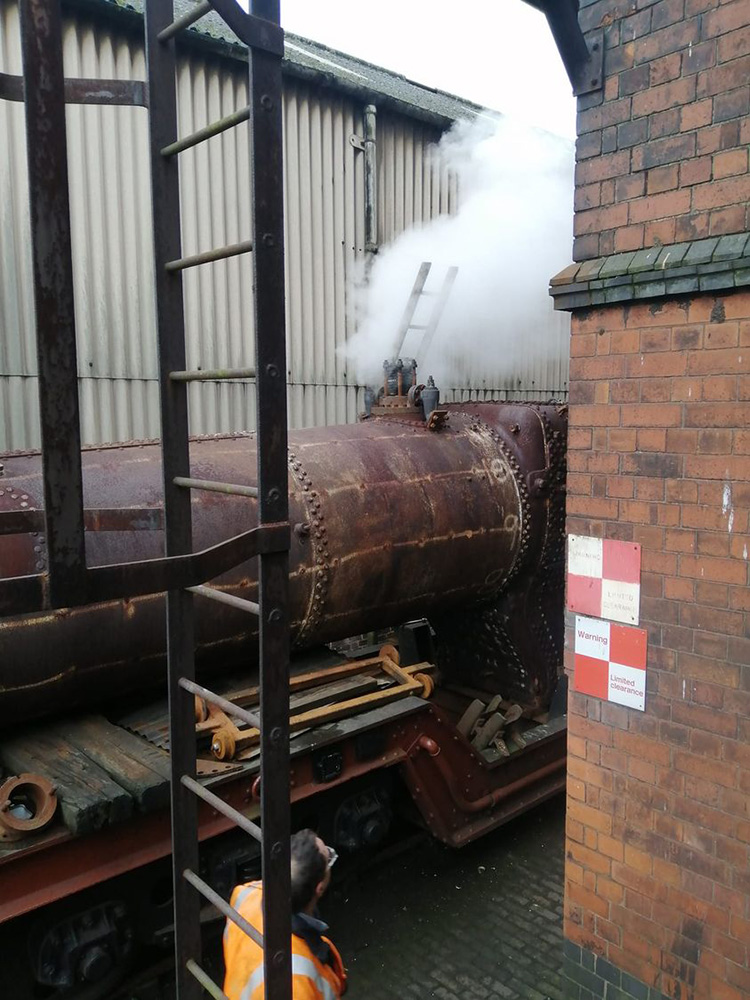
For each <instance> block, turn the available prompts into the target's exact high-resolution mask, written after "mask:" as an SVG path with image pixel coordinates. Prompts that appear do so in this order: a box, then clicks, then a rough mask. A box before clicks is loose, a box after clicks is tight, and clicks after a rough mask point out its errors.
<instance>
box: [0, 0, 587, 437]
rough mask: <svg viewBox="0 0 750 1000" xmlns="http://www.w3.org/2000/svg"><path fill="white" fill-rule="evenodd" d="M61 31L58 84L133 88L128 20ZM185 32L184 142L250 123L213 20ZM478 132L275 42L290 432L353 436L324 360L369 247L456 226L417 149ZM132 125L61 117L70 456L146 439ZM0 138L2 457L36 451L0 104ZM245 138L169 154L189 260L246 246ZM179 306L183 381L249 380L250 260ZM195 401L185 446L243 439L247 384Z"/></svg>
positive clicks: (131, 17)
mask: <svg viewBox="0 0 750 1000" xmlns="http://www.w3.org/2000/svg"><path fill="white" fill-rule="evenodd" d="M66 12H67V13H66V20H65V32H64V40H65V41H64V44H65V72H66V76H71V77H86V78H102V79H108V78H109V79H128V80H131V79H142V78H143V77H144V75H145V71H144V52H143V44H142V22H141V15H140V13H139V11H138V10H136V9H134V8H133V7H127V8H126V7H124V6H122V5H119V4H116V3H111V2H108V0H93V2H88V3H85V4H84V3H82V2H81V3H75V4H73V5H70V4H69V5H68V6H67V7H66ZM18 20H19V9H18V0H0V73H6V74H19V73H20V72H21V66H20V45H19V25H18ZM198 27H199V28H200V31H196V30H191V31H190V32H189V33H187V34H188V35H189V36H190V37H189V39H188V40H187V42H186V43H185V45H184V46H183V48H182V50H181V52H182V54H181V59H180V64H179V78H178V102H179V126H180V134H186V133H188V132H191V131H193V130H195V129H197V128H200V127H202V126H204V125H206V124H208V123H210V122H212V121H214V120H216V119H218V118H221V117H223V116H225V115H227V114H229V113H230V112H232V111H235V110H236V109H239V108H243V107H245V106H246V104H247V79H246V77H247V74H246V65H245V63H244V57H243V52H242V50H241V49H240V48H239V47H238V46H236V45H234V44H233V43H232V42H231V40H230V38H229V36H227V35H226V34H225V32H226V29H225V28H223V26H222V25H221V22H218V20H216V19H214V18H213V17H209V18H206V19H204V20H203V21H201V22H199V25H198ZM368 105H374V106H375V109H376V112H377V142H376V147H375V148H376V156H375V166H374V177H373V176H371V177H370V182H369V183H368V181H367V180H366V167H365V153H364V151H363V149H362V148H361V147H362V139H363V138H364V135H365V108H366V107H367V106H368ZM480 114H482V109H481V108H478V107H477V106H475V105H472V104H470V103H468V102H465V101H461V100H458V99H456V98H453V97H451V96H450V95H447V94H442V93H440V92H436V91H434V90H430V89H427V88H423V87H420V86H417V85H416V84H413V83H411V82H409V81H407V80H405V79H404V78H403V77H400V76H398V75H396V74H393V73H389V72H387V71H384V70H381V69H379V68H377V67H374V66H371V65H369V64H367V63H363V62H361V61H359V60H355V59H353V58H350V57H348V56H344V55H342V54H341V53H337V52H333V51H332V50H329V49H326V48H325V47H322V46H319V45H316V44H313V43H311V42H308V41H306V40H304V39H301V38H297V37H295V36H293V35H289V36H287V43H286V59H285V94H284V127H285V143H286V148H285V185H286V240H287V242H286V258H287V336H288V345H289V355H288V358H289V372H288V381H289V418H290V424H291V425H292V426H296V427H300V426H309V425H315V424H323V423H339V422H344V421H348V420H353V419H355V418H356V415H357V413H358V411H359V410H361V409H362V387H360V386H357V385H356V384H355V382H354V380H353V378H352V377H351V376H350V374H349V373H348V372H347V370H346V361H345V359H344V358H343V357H342V355H341V352H340V350H339V348H340V347H341V345H342V344H344V343H345V341H346V340H347V338H348V337H349V336H351V334H352V332H353V323H354V320H353V317H352V316H351V310H350V308H349V303H348V294H349V290H350V288H351V286H352V283H353V282H354V281H356V280H357V279H358V278H359V279H360V280H361V275H362V274H363V273H364V270H365V269H364V266H363V265H364V262H365V259H366V257H367V256H368V253H369V252H371V250H372V249H373V248H374V247H375V246H377V245H378V244H381V245H382V244H385V243H388V242H389V241H391V240H392V239H393V238H394V237H395V236H397V235H398V234H399V233H400V232H402V231H403V230H404V229H406V228H408V227H410V226H411V225H413V224H415V223H421V222H426V221H428V220H430V219H433V218H435V217H437V216H438V215H440V214H445V213H452V212H454V211H455V210H456V206H457V203H458V190H457V183H456V179H455V177H452V176H450V175H449V174H448V173H447V171H445V170H443V169H441V168H439V167H438V166H437V165H436V163H435V161H434V158H433V157H431V156H430V155H429V149H430V146H431V145H432V144H434V143H435V142H436V141H437V140H438V139H439V138H440V135H441V134H442V132H443V131H444V130H445V129H447V128H448V127H450V125H451V124H452V123H453V122H454V121H455V120H456V119H459V118H472V117H475V116H477V115H480ZM146 115H147V113H146V111H145V109H144V108H141V107H107V106H104V107H102V106H95V107H94V106H69V108H68V112H67V123H68V145H69V172H70V188H71V212H72V218H73V254H74V274H75V291H76V318H77V331H78V358H79V373H80V386H81V412H82V425H83V426H82V435H83V440H84V441H85V442H86V443H92V444H93V443H99V442H107V441H121V440H128V439H132V438H136V439H142V438H154V437H157V436H158V434H159V416H158V383H157V372H156V352H155V322H154V310H153V276H152V249H151V232H150V222H149V212H150V204H149V202H150V193H149V176H148V147H147V120H146ZM0 136H2V137H4V140H5V141H4V142H3V144H2V146H0V422H1V426H0V449H2V450H9V449H18V448H29V447H35V446H37V444H38V434H39V431H38V414H37V394H36V378H35V374H36V358H35V346H34V331H33V301H32V288H31V259H30V251H29V235H28V226H29V223H28V207H27V185H26V150H25V137H24V126H23V105H22V104H20V103H13V102H11V101H8V100H0ZM247 139H248V133H247V125H246V124H245V125H241V126H239V127H237V128H235V129H233V130H230V131H228V132H225V133H223V134H222V135H221V136H218V137H215V138H214V139H212V140H211V141H210V142H208V143H204V144H202V145H201V146H199V147H198V148H197V149H195V150H190V151H188V152H185V153H183V154H182V155H181V160H180V180H181V193H182V209H183V211H182V217H183V250H184V253H185V254H192V253H196V252H199V251H203V250H207V249H210V248H212V247H217V246H222V245H224V244H229V243H236V242H239V241H241V240H243V239H247V238H248V235H249V233H250V203H249V186H248V141H247ZM368 191H370V192H371V193H372V195H371V196H370V195H368ZM368 201H369V204H368ZM373 213H374V214H373ZM368 219H369V220H371V221H369V222H368ZM184 288H185V299H186V319H187V338H188V365H189V367H198V366H201V367H206V368H219V367H241V366H248V365H252V362H253V358H252V328H251V325H250V324H251V322H252V308H251V298H252V267H251V260H250V258H249V257H248V256H245V257H234V258H231V259H229V260H224V261H221V262H218V263H214V264H211V265H207V266H204V267H201V268H195V269H193V270H191V271H189V272H186V273H185V275H184ZM540 294H544V293H543V292H542V291H541V290H540ZM567 353H568V352H567V337H566V336H564V335H562V336H561V335H560V332H559V331H558V334H557V336H556V338H555V344H554V345H553V346H552V350H551V352H550V354H549V355H548V357H547V358H546V359H545V360H544V361H543V362H535V370H531V368H530V367H529V366H526V367H527V374H528V384H527V385H524V386H518V384H517V383H516V387H517V389H518V388H520V389H521V390H524V389H525V390H527V394H530V395H533V396H534V397H541V398H544V397H547V396H550V395H556V396H557V397H558V398H559V397H560V396H561V395H562V394H563V393H564V391H565V389H566V386H567ZM485 385H486V383H485ZM532 387H533V389H532ZM191 392H192V396H191V405H190V409H191V430H192V432H193V433H213V432H219V431H232V430H243V429H248V428H251V427H252V425H253V418H254V399H253V393H254V388H253V385H252V383H239V382H237V383H226V382H224V383H219V382H217V383H203V384H196V385H194V386H192V387H191ZM464 394H466V391H465V390H464ZM481 394H482V395H488V396H493V397H494V398H502V397H503V396H504V395H505V394H506V393H505V391H504V390H503V389H502V388H501V387H500V386H499V384H498V389H497V391H494V392H492V391H488V390H487V389H484V390H482V393H481ZM454 395H455V394H454ZM448 396H449V398H450V397H451V393H450V392H449V393H448Z"/></svg>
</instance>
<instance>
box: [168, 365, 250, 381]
mask: <svg viewBox="0 0 750 1000" xmlns="http://www.w3.org/2000/svg"><path fill="white" fill-rule="evenodd" d="M169 377H170V378H171V379H172V381H173V382H226V381H227V380H228V379H233V378H255V369H254V368H212V369H206V370H204V369H202V368H195V369H193V370H192V371H181V372H170V373H169Z"/></svg>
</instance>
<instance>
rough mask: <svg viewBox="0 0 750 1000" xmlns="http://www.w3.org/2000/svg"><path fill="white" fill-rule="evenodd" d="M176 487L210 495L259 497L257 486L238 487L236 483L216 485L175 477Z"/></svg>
mask: <svg viewBox="0 0 750 1000" xmlns="http://www.w3.org/2000/svg"><path fill="white" fill-rule="evenodd" d="M172 482H173V483H174V484H175V486H184V487H185V489H187V490H208V491H209V492H210V493H228V494H230V495H231V496H238V497H257V496H258V487H257V486H236V485H235V484H234V483H216V482H213V481H212V480H209V479H186V478H185V477H184V476H175V478H174V479H173V480H172Z"/></svg>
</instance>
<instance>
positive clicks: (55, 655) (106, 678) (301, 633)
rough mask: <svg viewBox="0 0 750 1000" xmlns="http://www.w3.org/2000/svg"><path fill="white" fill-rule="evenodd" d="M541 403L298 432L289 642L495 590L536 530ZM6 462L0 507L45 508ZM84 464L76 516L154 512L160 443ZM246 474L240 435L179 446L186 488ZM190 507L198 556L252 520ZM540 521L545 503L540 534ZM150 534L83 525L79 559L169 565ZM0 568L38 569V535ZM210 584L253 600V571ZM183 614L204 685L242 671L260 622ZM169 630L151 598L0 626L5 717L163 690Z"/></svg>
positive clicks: (32, 467)
mask: <svg viewBox="0 0 750 1000" xmlns="http://www.w3.org/2000/svg"><path fill="white" fill-rule="evenodd" d="M539 409H540V408H536V409H533V408H529V407H522V406H518V407H515V408H513V407H505V408H503V406H502V404H484V406H482V407H477V406H476V404H475V405H474V406H473V409H472V412H468V411H465V408H464V409H462V410H457V409H456V410H454V411H453V412H451V414H450V419H449V421H448V423H447V425H446V426H445V427H443V428H442V429H441V430H440V431H439V432H433V431H429V430H427V429H426V428H425V426H424V424H421V423H416V422H413V421H411V422H399V421H396V420H389V419H376V420H368V421H365V422H363V423H359V424H352V425H344V426H338V427H329V428H317V429H310V430H304V431H296V432H293V433H292V435H291V436H290V444H289V497H290V523H291V550H290V599H291V621H292V643H293V645H295V646H297V647H304V646H313V645H317V644H320V643H325V642H330V641H335V640H338V639H342V638H346V637H347V636H351V635H356V634H359V633H362V632H366V631H369V630H371V629H377V628H380V627H384V626H390V625H396V624H399V623H401V622H404V621H408V620H410V619H413V618H415V617H421V616H426V617H430V618H433V619H434V618H439V617H440V616H441V615H443V614H450V613H454V612H455V610H456V609H457V608H461V607H465V606H471V605H476V604H478V603H480V602H482V601H483V600H486V599H487V596H488V595H490V594H493V593H499V592H500V591H502V588H503V585H504V583H505V581H506V580H507V579H508V578H509V577H510V576H511V575H512V574H513V573H514V571H515V570H516V569H517V564H518V561H519V558H520V557H521V555H522V552H523V550H524V546H526V548H528V544H529V542H528V540H529V538H530V537H531V536H533V534H534V525H533V518H534V516H535V508H534V505H533V504H531V503H529V497H528V488H527V483H526V475H527V472H528V471H529V470H534V469H540V468H543V467H544V464H545V447H546V445H545V435H544V433H543V428H542V425H543V420H542V419H541V417H540V416H539V413H538V410H539ZM550 409H551V408H550ZM4 463H5V475H4V477H3V479H1V480H0V494H1V495H0V510H20V509H24V510H29V509H32V510H33V509H39V508H40V507H41V503H42V495H43V490H42V483H41V463H40V459H39V456H38V455H12V456H8V457H6V458H5V460H4ZM83 469H84V505H85V507H86V508H89V509H91V508H93V509H110V508H122V507H132V508H155V509H158V508H159V507H160V506H161V501H162V489H161V462H160V450H159V448H158V446H156V445H152V444H144V445H141V444H128V445H124V446H112V447H102V448H95V449H86V450H85V451H84V453H83ZM255 470H256V451H255V439H254V437H253V436H252V435H242V436H232V437H213V438H209V439H199V440H195V441H193V442H192V443H191V475H192V476H193V477H194V478H196V479H202V480H216V481H220V482H227V483H237V484H243V485H253V484H254V483H255V475H256V471H255ZM192 511H193V533H194V548H195V549H196V550H197V549H203V548H207V547H209V546H211V545H214V544H216V543H218V542H220V541H222V540H224V539H227V538H230V537H232V536H233V535H236V534H239V533H241V532H243V531H246V530H247V529H248V528H249V527H252V526H253V525H254V523H255V520H256V502H255V501H254V500H253V499H249V498H246V497H238V496H226V495H223V494H219V493H209V492H205V491H204V492H199V491H195V492H194V494H193V503H192ZM544 516H546V515H544V513H543V510H542V508H541V507H540V511H539V518H540V521H539V530H540V531H543V529H544ZM154 521H155V522H157V523H158V518H155V519H154ZM146 522H147V523H144V524H138V523H133V524H132V525H131V527H132V529H133V530H127V531H123V530H115V531H110V530H92V531H87V534H86V549H87V561H88V564H89V565H90V566H96V565H106V564H112V563H119V562H132V561H134V560H141V559H149V558H156V557H158V556H161V555H163V546H164V539H163V532H162V531H161V529H160V528H158V527H157V528H154V527H153V525H151V526H150V527H149V524H148V519H146ZM101 527H104V528H106V527H107V525H106V523H105V524H103V525H101ZM0 567H1V572H2V576H4V577H11V576H21V575H24V574H28V573H35V572H40V571H44V569H45V553H44V537H43V534H41V533H39V534H36V535H33V534H29V535H16V536H3V537H0ZM207 582H208V581H207ZM212 585H213V586H216V587H220V588H222V589H224V590H227V591H229V592H231V593H233V594H235V595H237V596H240V597H244V598H246V599H249V600H256V598H257V582H256V563H255V561H254V560H251V561H250V562H248V563H246V564H244V565H242V566H239V567H237V568H236V569H235V570H232V571H230V572H228V573H226V574H225V575H224V576H222V577H220V578H218V579H217V580H215V581H212ZM195 602H196V641H197V654H198V668H199V672H200V674H201V675H202V676H203V677H206V676H208V675H210V673H211V671H214V670H220V669H222V668H226V667H229V666H233V665H237V664H244V663H247V664H248V665H250V664H252V663H253V662H254V661H255V659H256V656H257V653H256V647H257V642H256V641H255V640H256V637H257V621H256V619H255V617H254V616H252V615H249V614H247V613H245V612H242V611H239V610H237V609H235V608H231V607H228V606H226V605H223V604H217V603H215V602H212V601H208V600H206V599H205V598H201V597H196V598H195ZM164 621H165V612H164V599H163V596H162V595H150V596H145V597H136V598H132V599H129V600H121V601H117V602H109V603H102V604H95V605H88V606H85V607H79V608H72V609H66V610H58V611H53V612H46V613H43V614H37V615H31V616H26V617H23V618H8V619H3V620H0V711H1V712H2V713H3V716H4V717H5V718H7V719H13V720H14V721H16V722H19V721H23V720H26V719H29V718H31V717H34V716H41V715H45V714H51V713H53V712H60V711H66V710H69V709H71V708H74V707H83V706H85V705H92V704H95V703H101V702H104V701H109V702H111V701H112V700H113V699H120V698H122V697H124V696H126V695H132V694H137V693H139V692H145V691H146V690H147V689H151V688H153V687H155V686H158V685H160V684H162V683H163V678H164V660H165V645H166V643H165V625H164Z"/></svg>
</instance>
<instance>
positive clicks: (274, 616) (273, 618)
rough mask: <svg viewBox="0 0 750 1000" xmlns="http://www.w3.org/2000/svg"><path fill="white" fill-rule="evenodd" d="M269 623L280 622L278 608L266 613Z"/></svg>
mask: <svg viewBox="0 0 750 1000" xmlns="http://www.w3.org/2000/svg"><path fill="white" fill-rule="evenodd" d="M268 620H269V622H280V621H281V610H280V608H272V609H271V610H270V611H269V612H268Z"/></svg>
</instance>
